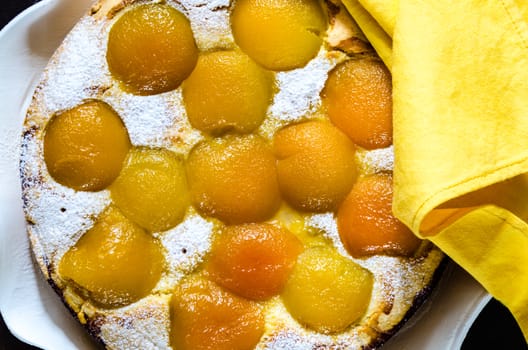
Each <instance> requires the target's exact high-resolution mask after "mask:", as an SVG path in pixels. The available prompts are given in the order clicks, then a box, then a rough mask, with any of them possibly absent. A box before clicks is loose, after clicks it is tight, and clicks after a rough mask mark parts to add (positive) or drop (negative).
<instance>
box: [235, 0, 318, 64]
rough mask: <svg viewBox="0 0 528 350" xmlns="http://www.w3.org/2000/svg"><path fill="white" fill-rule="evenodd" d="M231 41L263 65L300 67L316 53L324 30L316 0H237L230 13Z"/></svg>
mask: <svg viewBox="0 0 528 350" xmlns="http://www.w3.org/2000/svg"><path fill="white" fill-rule="evenodd" d="M231 28H232V32H233V35H234V37H235V41H236V43H237V44H238V46H240V48H242V50H243V51H244V52H245V53H247V54H248V55H249V56H250V57H251V58H252V59H254V60H255V61H256V62H258V63H259V64H261V65H262V66H263V67H265V68H267V69H270V70H276V71H283V70H290V69H294V68H300V67H303V66H304V65H305V64H306V63H307V62H308V61H309V60H311V59H312V58H314V57H315V56H316V55H317V53H318V52H319V48H320V47H321V44H322V42H323V40H322V37H323V36H324V32H325V30H326V19H325V14H324V12H323V10H322V8H321V5H320V4H319V2H318V1H317V0H237V1H236V2H235V6H234V8H233V12H232V14H231Z"/></svg>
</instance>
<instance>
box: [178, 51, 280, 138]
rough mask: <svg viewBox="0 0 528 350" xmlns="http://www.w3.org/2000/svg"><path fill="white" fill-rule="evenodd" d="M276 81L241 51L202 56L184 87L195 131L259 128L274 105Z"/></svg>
mask: <svg viewBox="0 0 528 350" xmlns="http://www.w3.org/2000/svg"><path fill="white" fill-rule="evenodd" d="M272 83H273V77H272V75H271V73H269V72H267V71H265V70H264V69H262V68H261V67H260V66H259V65H257V64H256V63H255V62H253V60H251V59H250V58H249V57H248V56H246V55H245V54H243V53H242V52H240V51H218V52H211V53H206V54H203V55H201V56H200V58H199V59H198V64H197V65H196V68H195V69H194V71H193V72H192V74H191V76H190V77H189V78H188V79H187V80H186V81H185V83H184V84H183V91H182V92H183V99H184V102H185V108H186V110H187V116H188V118H189V121H190V123H191V125H192V126H193V127H195V128H196V129H199V130H201V131H205V132H209V133H219V132H222V131H226V130H231V129H234V130H236V131H237V132H240V133H248V132H251V131H253V130H254V129H255V128H257V127H258V126H259V125H260V124H261V123H262V121H263V120H264V117H265V116H266V110H267V109H268V105H269V104H270V102H271V96H272V91H273V90H272Z"/></svg>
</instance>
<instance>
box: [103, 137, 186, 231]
mask: <svg viewBox="0 0 528 350" xmlns="http://www.w3.org/2000/svg"><path fill="white" fill-rule="evenodd" d="M110 191H111V194H112V200H113V201H114V203H115V204H116V205H117V206H118V207H119V209H121V211H123V213H124V214H125V215H126V216H127V217H128V218H129V219H130V220H132V221H134V222H136V223H137V224H138V225H140V226H141V227H144V228H146V229H147V230H149V231H152V232H157V231H165V230H168V229H169V228H172V227H174V226H176V225H177V224H179V223H180V222H181V220H182V218H183V216H184V214H185V211H186V210H187V208H188V207H189V204H190V199H189V190H188V188H187V179H186V176H185V166H184V164H183V157H180V156H178V155H177V154H175V153H173V152H171V151H169V150H167V149H149V148H137V149H133V150H132V151H131V152H130V154H129V156H128V158H127V162H126V165H125V167H124V168H123V171H122V172H121V174H120V175H119V177H118V178H117V179H116V180H115V182H114V183H113V184H112V186H111V187H110Z"/></svg>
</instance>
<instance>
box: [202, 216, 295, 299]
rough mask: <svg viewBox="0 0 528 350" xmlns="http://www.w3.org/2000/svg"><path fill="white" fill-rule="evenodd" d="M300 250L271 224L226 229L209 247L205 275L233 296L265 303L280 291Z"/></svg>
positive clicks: (289, 238) (281, 230)
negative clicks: (206, 273) (211, 246)
mask: <svg viewBox="0 0 528 350" xmlns="http://www.w3.org/2000/svg"><path fill="white" fill-rule="evenodd" d="M301 250H302V245H301V243H300V241H299V240H298V239H297V238H296V237H295V236H294V235H293V234H292V233H290V232H289V231H287V230H286V229H283V228H280V227H277V226H273V225H271V224H266V223H260V224H245V225H237V226H228V227H226V228H225V229H224V230H223V231H222V232H221V233H220V235H219V236H218V238H217V239H216V240H215V242H214V244H213V248H212V251H211V257H210V260H209V264H208V272H209V274H210V275H211V278H212V279H213V280H214V281H215V282H216V283H218V284H219V285H221V286H222V287H224V288H226V289H228V290H230V291H232V292H233V293H235V294H237V295H240V296H242V297H245V298H248V299H254V300H266V299H269V298H271V297H272V296H274V295H277V294H279V293H280V292H281V291H282V288H283V287H284V284H285V283H286V280H287V279H288V276H289V275H290V272H291V270H292V268H293V266H294V265H295V261H296V260H297V255H298V254H299V253H300V252H301Z"/></svg>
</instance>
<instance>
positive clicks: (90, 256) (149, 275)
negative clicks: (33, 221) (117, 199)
mask: <svg viewBox="0 0 528 350" xmlns="http://www.w3.org/2000/svg"><path fill="white" fill-rule="evenodd" d="M163 267H164V257H163V253H162V250H161V246H160V244H159V242H158V241H157V240H156V239H154V238H153V237H152V236H151V235H150V234H148V233H147V232H145V231H144V230H143V229H142V228H140V227H139V226H137V225H136V224H134V223H133V222H131V221H130V220H128V219H127V218H126V217H124V216H123V214H121V212H120V211H119V210H118V209H116V208H114V207H110V208H109V209H107V210H106V211H105V212H104V213H103V214H101V216H100V217H99V218H98V220H97V222H96V223H95V225H94V226H93V227H92V228H91V229H90V230H88V232H86V233H85V234H84V235H83V236H82V237H81V238H80V239H79V241H78V242H77V243H76V244H75V245H74V246H73V247H72V248H71V249H70V250H69V251H68V252H66V254H65V255H64V256H63V258H62V259H61V261H60V264H59V273H60V275H61V276H62V278H63V279H65V280H70V281H72V282H73V284H74V285H75V286H77V287H78V288H79V290H80V291H81V293H82V294H84V295H85V296H86V297H87V298H89V299H90V300H91V301H92V302H94V303H95V304H98V305H100V306H102V307H110V308H112V307H119V306H123V305H127V304H130V303H132V302H134V301H137V300H139V299H141V298H142V297H144V296H146V295H147V294H149V293H150V291H151V290H152V288H154V286H155V285H156V283H157V282H158V280H159V279H160V276H161V273H162V270H163Z"/></svg>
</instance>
